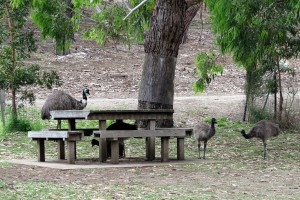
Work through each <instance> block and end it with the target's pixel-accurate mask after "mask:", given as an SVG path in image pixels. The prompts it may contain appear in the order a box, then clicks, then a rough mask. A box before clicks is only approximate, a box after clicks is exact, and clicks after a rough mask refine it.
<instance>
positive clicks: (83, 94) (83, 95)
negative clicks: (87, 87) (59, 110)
mask: <svg viewBox="0 0 300 200" xmlns="http://www.w3.org/2000/svg"><path fill="white" fill-rule="evenodd" d="M82 99H84V100H86V101H87V96H86V94H85V92H83V93H82Z"/></svg>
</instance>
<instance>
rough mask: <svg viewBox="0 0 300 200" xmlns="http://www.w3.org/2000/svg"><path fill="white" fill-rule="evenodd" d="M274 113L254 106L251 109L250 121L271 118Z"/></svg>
mask: <svg viewBox="0 0 300 200" xmlns="http://www.w3.org/2000/svg"><path fill="white" fill-rule="evenodd" d="M271 118H272V115H271V113H269V112H268V111H265V110H263V109H261V108H257V107H252V108H250V110H249V121H250V122H252V123H256V122H258V121H260V120H263V119H267V120H268V119H271Z"/></svg>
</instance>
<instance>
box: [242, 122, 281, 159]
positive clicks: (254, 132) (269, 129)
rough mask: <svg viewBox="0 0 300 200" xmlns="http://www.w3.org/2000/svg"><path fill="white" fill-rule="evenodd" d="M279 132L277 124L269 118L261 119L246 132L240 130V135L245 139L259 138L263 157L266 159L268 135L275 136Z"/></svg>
mask: <svg viewBox="0 0 300 200" xmlns="http://www.w3.org/2000/svg"><path fill="white" fill-rule="evenodd" d="M279 133H280V129H279V126H278V125H277V124H275V123H273V122H271V121H269V120H261V121H259V122H257V123H256V124H255V126H254V127H253V128H252V129H251V130H250V131H249V132H248V133H247V134H246V132H245V130H242V131H241V134H242V136H244V138H246V139H251V138H254V137H255V138H260V139H261V140H262V142H263V158H264V159H266V154H267V152H266V151H267V150H266V147H267V140H268V139H269V138H270V137H276V136H278V135H279Z"/></svg>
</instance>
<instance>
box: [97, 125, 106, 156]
mask: <svg viewBox="0 0 300 200" xmlns="http://www.w3.org/2000/svg"><path fill="white" fill-rule="evenodd" d="M99 129H100V131H101V130H106V120H99ZM106 148H107V142H106V139H103V138H101V136H100V139H99V161H100V162H105V161H106V160H107V150H106Z"/></svg>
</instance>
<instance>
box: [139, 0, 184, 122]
mask: <svg viewBox="0 0 300 200" xmlns="http://www.w3.org/2000/svg"><path fill="white" fill-rule="evenodd" d="M186 10H187V4H186V2H185V1H182V0H157V1H156V5H155V7H154V10H153V16H152V18H151V23H150V29H149V31H148V32H147V33H146V35H145V43H144V47H145V53H146V55H145V59H144V67H143V73H142V80H141V86H140V89H139V97H138V109H173V100H174V77H175V67H176V60H177V55H178V51H179V45H180V43H181V41H182V37H183V34H184V30H185V24H184V20H185V14H186ZM157 126H159V127H171V126H173V120H168V121H166V120H163V121H158V122H157Z"/></svg>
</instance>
